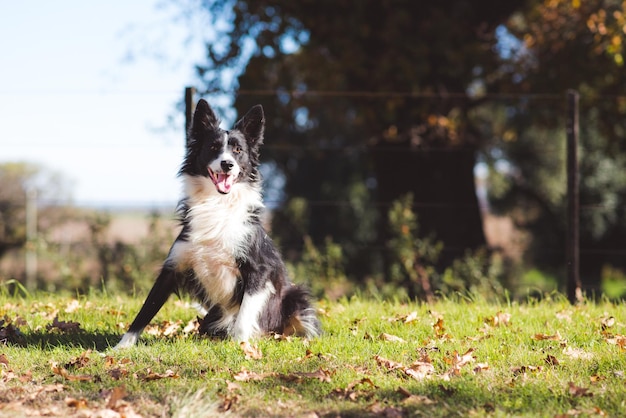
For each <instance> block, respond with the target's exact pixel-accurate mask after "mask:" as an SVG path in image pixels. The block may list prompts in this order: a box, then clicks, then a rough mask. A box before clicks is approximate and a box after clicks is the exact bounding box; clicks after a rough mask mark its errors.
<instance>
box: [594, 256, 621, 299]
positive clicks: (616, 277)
mask: <svg viewBox="0 0 626 418" xmlns="http://www.w3.org/2000/svg"><path fill="white" fill-rule="evenodd" d="M600 286H601V289H602V293H603V294H604V295H605V296H606V297H608V298H609V299H614V300H616V299H624V298H625V297H626V274H625V273H624V271H623V270H621V269H618V268H615V267H613V266H611V265H608V264H607V265H605V266H604V267H603V268H602V279H601V282H600Z"/></svg>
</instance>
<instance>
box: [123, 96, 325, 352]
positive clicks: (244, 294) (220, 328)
mask: <svg viewBox="0 0 626 418" xmlns="http://www.w3.org/2000/svg"><path fill="white" fill-rule="evenodd" d="M264 128H265V117H264V113H263V108H262V107H261V106H260V105H257V106H254V107H253V108H252V109H250V111H249V112H248V113H247V114H246V115H245V116H244V117H243V118H242V119H241V120H240V121H239V122H237V123H236V124H235V126H234V127H233V129H232V130H230V131H225V130H223V129H221V128H220V127H219V120H218V119H217V118H216V116H215V114H214V112H213V110H212V109H211V107H210V106H209V104H208V103H207V102H206V101H204V100H200V101H199V102H198V105H197V107H196V111H195V113H194V116H193V121H192V124H191V127H190V130H189V139H190V140H189V144H188V147H187V154H186V157H185V160H184V162H183V164H182V167H181V170H180V173H179V174H180V175H181V176H182V177H183V179H184V184H185V197H184V198H183V200H182V201H181V202H180V205H179V214H180V219H181V222H182V226H183V228H182V231H181V232H180V234H179V236H178V237H177V238H176V240H175V241H174V244H173V245H172V248H171V249H170V252H169V255H168V257H167V259H166V260H165V263H164V264H163V267H162V269H161V273H160V274H159V276H158V277H157V279H156V282H155V284H154V286H153V287H152V290H151V291H150V293H149V294H148V297H147V299H146V301H145V303H144V305H143V307H142V308H141V310H140V311H139V314H138V315H137V317H136V318H135V320H134V321H133V323H132V324H131V326H130V328H129V330H128V332H127V333H126V334H124V336H123V337H122V340H121V341H120V343H119V344H118V345H117V346H116V347H127V346H131V345H133V344H135V342H136V341H137V340H138V338H139V335H140V334H141V332H142V330H143V329H144V327H145V326H146V325H148V323H149V322H150V321H151V320H152V318H153V317H154V316H155V315H156V313H157V312H158V311H159V309H161V307H162V306H163V304H164V303H165V302H166V300H167V299H168V298H169V296H170V295H171V294H172V293H175V292H176V293H177V292H178V291H180V290H184V291H187V292H189V293H190V294H191V295H192V296H193V297H194V298H196V299H197V300H198V301H199V303H200V304H201V306H202V308H204V310H205V311H206V315H205V317H204V320H203V321H202V325H201V331H202V332H204V333H207V334H209V335H213V336H221V337H227V336H230V337H233V338H235V339H237V340H239V341H247V340H248V339H250V338H254V337H257V336H260V335H262V334H264V333H272V332H275V333H282V334H297V335H302V336H305V337H315V336H317V335H319V333H320V324H319V321H318V319H317V317H316V315H315V310H314V309H313V307H312V306H311V302H310V296H309V293H308V292H307V291H306V290H305V289H303V288H302V287H299V286H296V285H294V284H292V283H291V282H290V281H289V279H288V276H287V272H286V269H285V265H284V263H283V260H282V258H281V256H280V254H279V252H278V250H277V249H276V247H275V246H274V244H273V243H272V240H271V239H270V238H269V237H268V235H267V234H266V232H265V230H264V229H263V226H262V225H261V220H260V215H261V212H262V210H263V204H262V199H261V178H260V174H259V147H260V145H261V144H262V143H263V133H264Z"/></svg>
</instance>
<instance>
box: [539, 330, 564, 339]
mask: <svg viewBox="0 0 626 418" xmlns="http://www.w3.org/2000/svg"><path fill="white" fill-rule="evenodd" d="M531 338H532V339H533V340H537V341H542V340H548V341H561V340H562V339H563V337H561V334H560V333H559V331H557V332H556V333H555V334H553V335H547V334H535V335H533V336H532V337H531Z"/></svg>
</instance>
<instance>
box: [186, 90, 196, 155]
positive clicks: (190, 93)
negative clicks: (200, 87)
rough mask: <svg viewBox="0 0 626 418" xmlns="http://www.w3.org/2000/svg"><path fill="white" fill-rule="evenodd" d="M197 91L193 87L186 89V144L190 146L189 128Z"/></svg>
mask: <svg viewBox="0 0 626 418" xmlns="http://www.w3.org/2000/svg"><path fill="white" fill-rule="evenodd" d="M195 95H196V89H195V88H193V87H185V144H186V145H189V128H190V127H191V119H192V118H193V112H194V110H195V107H196V105H195V103H194V96H195Z"/></svg>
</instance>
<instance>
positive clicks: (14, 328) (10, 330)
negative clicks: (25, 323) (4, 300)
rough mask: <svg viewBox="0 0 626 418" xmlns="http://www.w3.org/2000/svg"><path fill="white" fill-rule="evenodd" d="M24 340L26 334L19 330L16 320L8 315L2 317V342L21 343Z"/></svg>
mask: <svg viewBox="0 0 626 418" xmlns="http://www.w3.org/2000/svg"><path fill="white" fill-rule="evenodd" d="M17 319H19V317H18V318H17ZM23 341H24V334H22V331H20V330H19V328H18V325H17V324H16V321H13V320H12V319H11V318H9V317H8V316H7V315H5V316H4V319H0V343H2V344H6V343H13V344H19V343H21V342H23Z"/></svg>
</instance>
